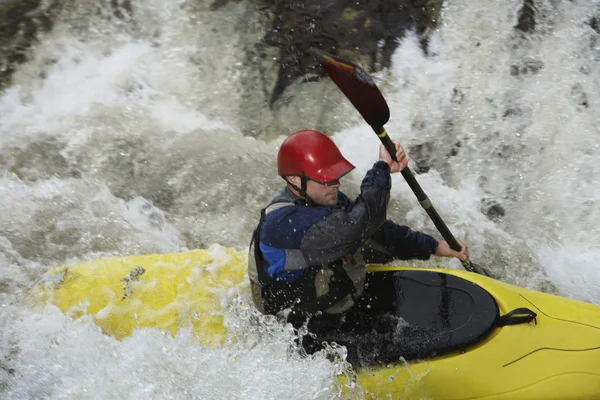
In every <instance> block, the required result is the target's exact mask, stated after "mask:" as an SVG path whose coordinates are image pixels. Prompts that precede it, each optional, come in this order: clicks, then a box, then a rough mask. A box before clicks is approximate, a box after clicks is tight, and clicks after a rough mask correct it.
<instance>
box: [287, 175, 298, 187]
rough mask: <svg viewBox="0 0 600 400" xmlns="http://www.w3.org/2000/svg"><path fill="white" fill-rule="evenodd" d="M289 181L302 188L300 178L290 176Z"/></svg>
mask: <svg viewBox="0 0 600 400" xmlns="http://www.w3.org/2000/svg"><path fill="white" fill-rule="evenodd" d="M287 180H288V182H289V183H291V184H292V185H295V186H300V183H301V182H300V177H299V176H288V177H287Z"/></svg>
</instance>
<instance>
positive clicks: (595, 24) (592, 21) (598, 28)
mask: <svg viewBox="0 0 600 400" xmlns="http://www.w3.org/2000/svg"><path fill="white" fill-rule="evenodd" d="M587 24H588V25H589V26H590V28H592V29H593V30H594V31H595V32H596V33H600V25H599V24H598V18H596V17H592V18H590V20H589V21H588V23H587Z"/></svg>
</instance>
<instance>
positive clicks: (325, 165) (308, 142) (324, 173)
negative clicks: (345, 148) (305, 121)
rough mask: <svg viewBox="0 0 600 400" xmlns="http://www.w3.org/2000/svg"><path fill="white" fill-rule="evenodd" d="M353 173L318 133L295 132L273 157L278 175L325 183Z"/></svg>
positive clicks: (324, 137) (351, 168)
mask: <svg viewBox="0 0 600 400" xmlns="http://www.w3.org/2000/svg"><path fill="white" fill-rule="evenodd" d="M353 169H354V165H352V164H350V162H349V161H348V160H346V159H345V158H344V156H342V153H340V150H339V149H338V148H337V146H336V145H335V143H333V140H331V139H330V138H328V137H327V136H325V135H324V134H322V133H321V132H318V131H312V130H305V131H298V132H296V133H294V134H292V135H291V136H290V137H288V138H287V139H286V140H285V141H284V142H283V144H282V145H281V148H280V149H279V153H278V154H277V170H278V172H279V175H281V176H283V177H285V176H289V175H299V176H305V177H306V178H308V179H310V180H313V181H316V182H319V183H327V182H332V181H335V180H337V179H340V178H341V177H342V176H344V175H346V174H347V173H348V172H350V171H352V170H353Z"/></svg>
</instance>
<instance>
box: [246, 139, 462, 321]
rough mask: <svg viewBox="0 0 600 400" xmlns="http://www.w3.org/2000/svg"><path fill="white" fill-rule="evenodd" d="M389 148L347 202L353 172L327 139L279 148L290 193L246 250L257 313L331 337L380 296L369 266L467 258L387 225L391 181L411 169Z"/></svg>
mask: <svg viewBox="0 0 600 400" xmlns="http://www.w3.org/2000/svg"><path fill="white" fill-rule="evenodd" d="M394 143H395V145H396V150H397V153H396V159H397V160H398V161H397V162H396V161H393V160H392V159H391V157H390V155H389V154H388V152H387V151H386V150H385V148H384V147H383V146H381V148H380V150H379V161H377V162H376V163H375V164H374V165H373V167H372V168H371V169H370V170H369V171H368V172H367V174H366V176H365V177H364V179H363V181H362V183H361V187H360V189H361V190H360V195H359V196H358V197H357V198H356V199H355V200H351V199H349V198H348V197H347V196H346V195H345V194H344V193H342V192H341V191H340V190H339V189H340V179H341V178H342V177H343V176H344V175H346V174H347V173H349V172H350V171H351V170H352V169H354V166H353V165H352V164H351V163H350V162H349V161H348V160H346V159H345V158H344V157H343V156H342V154H341V152H340V151H339V149H338V148H337V146H336V145H335V143H334V142H333V141H332V140H331V139H330V138H329V137H327V136H326V135H324V134H323V133H321V132H318V131H314V130H302V131H298V132H296V133H294V134H293V135H291V136H290V137H288V138H287V139H286V140H285V141H284V142H283V144H282V145H281V147H280V149H279V153H278V156H277V167H278V172H279V175H280V176H281V177H282V178H283V179H284V180H285V181H286V183H287V185H286V187H285V188H284V189H283V190H281V191H280V192H279V193H277V195H275V197H274V198H273V199H272V200H271V202H270V203H269V205H268V206H267V207H266V208H264V209H263V210H262V212H261V219H260V222H259V224H258V226H257V228H256V229H255V231H254V234H253V240H252V244H251V246H250V252H251V253H250V256H249V260H250V262H249V267H248V273H249V277H250V282H251V286H252V293H253V299H254V302H255V305H256V307H257V308H258V309H259V310H260V311H262V312H264V313H266V314H278V313H282V312H283V313H284V314H285V315H286V317H287V320H288V321H289V322H291V323H292V324H293V325H294V326H296V327H300V326H301V325H302V324H304V323H306V322H307V321H308V329H309V330H310V331H316V332H318V331H323V330H330V329H336V327H339V326H340V324H343V323H347V321H348V320H350V319H352V318H349V315H351V313H354V312H357V310H358V311H360V312H363V313H364V312H367V313H368V312H369V310H368V309H369V298H370V296H372V295H376V293H377V288H376V287H369V285H368V279H367V273H366V263H385V262H389V261H391V260H393V259H403V260H406V259H422V260H426V259H429V257H430V256H431V255H432V254H433V255H436V256H441V257H456V258H458V259H459V260H464V259H466V258H467V255H468V248H467V246H466V245H465V244H464V243H462V242H460V241H459V242H460V243H461V245H462V246H463V247H462V250H461V251H460V252H456V251H454V250H452V249H451V248H450V247H449V245H448V243H446V242H444V241H440V242H438V241H437V240H436V239H434V238H433V237H432V236H430V235H427V234H425V233H422V232H416V231H413V230H411V229H410V228H408V227H406V226H401V225H398V224H396V223H394V222H392V221H391V220H388V219H386V214H387V207H388V203H389V200H390V189H391V186H392V180H391V176H390V174H391V173H397V172H400V171H402V169H403V168H405V167H406V165H407V164H408V158H407V156H406V154H405V153H404V150H403V149H402V147H401V146H400V144H399V143H397V142H394ZM252 261H254V262H252ZM365 286H367V290H365Z"/></svg>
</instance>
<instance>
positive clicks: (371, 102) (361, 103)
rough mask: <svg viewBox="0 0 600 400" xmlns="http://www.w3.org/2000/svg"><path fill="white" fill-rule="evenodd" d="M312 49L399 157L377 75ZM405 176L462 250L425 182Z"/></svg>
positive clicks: (442, 231) (469, 267) (478, 269)
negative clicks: (377, 83) (389, 130)
mask: <svg viewBox="0 0 600 400" xmlns="http://www.w3.org/2000/svg"><path fill="white" fill-rule="evenodd" d="M310 53H311V54H312V55H314V56H315V58H316V59H317V60H318V61H319V63H320V64H321V66H322V67H323V69H324V70H325V71H326V72H327V74H328V75H329V77H330V78H331V79H332V80H333V82H335V84H336V85H337V86H338V87H339V88H340V90H341V91H342V92H343V93H344V94H345V95H346V97H347V98H348V100H350V102H351V103H352V105H353V106H354V108H356V110H358V112H359V113H360V114H361V115H362V117H363V118H364V119H365V121H367V123H368V124H369V125H371V128H373V130H374V131H375V133H376V134H377V136H378V137H379V139H380V140H381V143H383V145H384V146H385V148H386V149H387V151H388V153H390V156H391V157H392V159H393V160H395V161H397V160H396V157H395V153H396V149H395V146H394V143H393V142H392V140H391V139H390V137H389V136H388V134H387V132H386V131H385V128H384V127H383V126H384V125H385V124H386V123H387V122H388V120H389V119H390V109H389V107H388V105H387V102H386V101H385V99H384V98H383V95H382V94H381V91H379V89H378V88H377V85H375V82H373V79H371V77H370V76H369V75H368V74H367V73H366V72H365V71H363V70H362V69H361V68H359V67H358V66H356V65H354V64H352V63H350V62H348V61H345V60H343V59H341V58H339V57H336V56H333V55H330V54H327V53H325V52H323V51H320V50H317V49H310ZM402 176H403V177H404V179H405V180H406V182H407V183H408V185H409V186H410V188H411V189H412V191H413V193H414V194H415V196H417V199H418V200H419V203H420V204H421V206H422V207H423V208H424V209H425V211H426V212H427V214H428V215H429V217H430V218H431V220H432V221H433V223H434V225H435V226H436V228H437V229H438V231H439V232H440V234H441V235H442V237H443V238H444V240H445V241H446V242H448V244H449V245H450V247H451V248H452V249H453V250H455V251H460V250H461V246H460V244H459V243H458V241H457V240H456V239H455V238H454V236H453V235H452V233H451V232H450V230H449V229H448V227H447V226H446V224H445V223H444V221H443V220H442V218H441V217H440V216H439V214H438V213H437V211H436V210H435V208H433V205H432V204H431V201H430V200H429V198H428V197H427V195H426V194H425V192H423V189H421V186H420V185H419V183H418V182H417V180H416V179H415V177H414V175H413V173H412V172H411V170H410V169H409V168H408V167H406V168H404V169H403V170H402ZM462 265H463V267H464V268H465V269H466V270H467V271H471V272H476V273H478V274H481V275H484V276H489V277H491V276H492V275H491V274H490V273H489V272H488V271H486V270H485V269H484V268H482V267H480V266H479V265H477V264H474V263H472V262H471V260H469V259H467V260H466V261H462Z"/></svg>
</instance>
